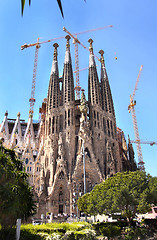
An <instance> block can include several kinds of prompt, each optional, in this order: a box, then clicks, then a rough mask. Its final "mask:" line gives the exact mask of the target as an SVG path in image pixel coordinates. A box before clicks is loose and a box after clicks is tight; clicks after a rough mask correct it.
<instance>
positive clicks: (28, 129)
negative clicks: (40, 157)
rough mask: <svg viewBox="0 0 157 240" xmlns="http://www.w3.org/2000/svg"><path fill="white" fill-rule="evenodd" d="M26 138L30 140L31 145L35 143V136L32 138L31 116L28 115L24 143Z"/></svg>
mask: <svg viewBox="0 0 157 240" xmlns="http://www.w3.org/2000/svg"><path fill="white" fill-rule="evenodd" d="M27 138H29V139H30V140H31V143H34V142H35V136H34V129H33V120H32V115H31V114H30V115H29V119H28V123H27V128H26V132H25V135H24V142H25V143H26V142H27V141H26V140H27Z"/></svg>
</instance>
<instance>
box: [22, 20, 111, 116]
mask: <svg viewBox="0 0 157 240" xmlns="http://www.w3.org/2000/svg"><path fill="white" fill-rule="evenodd" d="M109 27H113V25H108V26H104V27H99V28H96V29H91V30H87V31H84V32H79V33H75V34H74V35H75V36H74V35H72V34H71V33H70V32H69V31H68V30H67V29H66V28H65V27H63V30H64V31H65V32H67V33H68V34H69V35H70V36H71V37H72V38H73V39H74V44H75V74H76V86H75V90H76V99H80V90H81V87H80V86H79V56H78V43H79V44H80V45H81V46H82V47H83V48H85V49H86V50H88V51H89V49H88V48H87V47H86V46H84V45H83V44H82V43H81V42H80V41H79V40H78V39H77V35H78V34H84V33H88V32H93V31H97V30H102V29H104V28H109ZM63 38H65V36H62V37H58V38H53V39H49V40H46V41H42V42H39V38H38V39H37V42H36V43H31V44H27V43H25V44H24V45H22V46H21V50H24V49H25V48H29V47H33V46H35V47H36V48H35V58H34V68H33V79H32V88H31V98H30V99H29V102H30V110H29V114H31V115H32V117H33V113H34V103H35V85H36V74H37V64H38V53H39V48H40V45H41V44H43V43H49V42H52V41H54V40H59V39H63ZM94 56H95V57H96V58H97V59H98V61H100V59H99V58H98V57H97V56H96V55H94Z"/></svg>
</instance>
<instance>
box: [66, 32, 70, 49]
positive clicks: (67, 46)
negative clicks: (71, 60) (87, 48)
mask: <svg viewBox="0 0 157 240" xmlns="http://www.w3.org/2000/svg"><path fill="white" fill-rule="evenodd" d="M65 38H66V40H67V44H66V48H70V44H69V40H70V39H71V37H70V36H69V35H66V37H65Z"/></svg>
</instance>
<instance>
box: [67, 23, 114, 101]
mask: <svg viewBox="0 0 157 240" xmlns="http://www.w3.org/2000/svg"><path fill="white" fill-rule="evenodd" d="M108 27H113V26H112V25H110V26H105V27H102V28H96V29H91V30H87V31H84V32H79V33H78V34H83V33H87V32H92V31H96V30H101V29H104V28H108ZM63 31H65V32H66V33H68V34H69V35H70V36H71V37H72V38H73V39H74V44H75V74H76V75H75V76H76V86H75V90H76V99H80V89H81V87H80V82H79V57H78V44H80V45H81V46H82V47H83V48H84V49H86V50H87V51H89V49H88V48H87V47H86V46H85V45H83V44H82V43H81V42H80V41H79V40H78V38H77V35H78V34H77V33H74V34H71V33H70V32H69V31H68V30H67V29H66V28H65V27H63ZM94 56H95V57H96V58H97V59H98V61H99V62H100V59H99V58H98V57H97V56H96V55H94Z"/></svg>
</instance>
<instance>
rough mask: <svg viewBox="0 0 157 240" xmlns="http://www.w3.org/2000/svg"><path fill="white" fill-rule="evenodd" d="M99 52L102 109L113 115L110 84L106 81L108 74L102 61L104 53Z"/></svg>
mask: <svg viewBox="0 0 157 240" xmlns="http://www.w3.org/2000/svg"><path fill="white" fill-rule="evenodd" d="M99 53H100V54H101V57H100V61H101V97H102V109H103V110H105V111H106V112H109V113H112V114H113V115H114V116H115V112H114V106H113V99H112V94H111V89H110V84H109V81H108V76H107V72H106V68H105V61H104V55H103V54H104V51H103V50H100V51H99Z"/></svg>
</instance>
